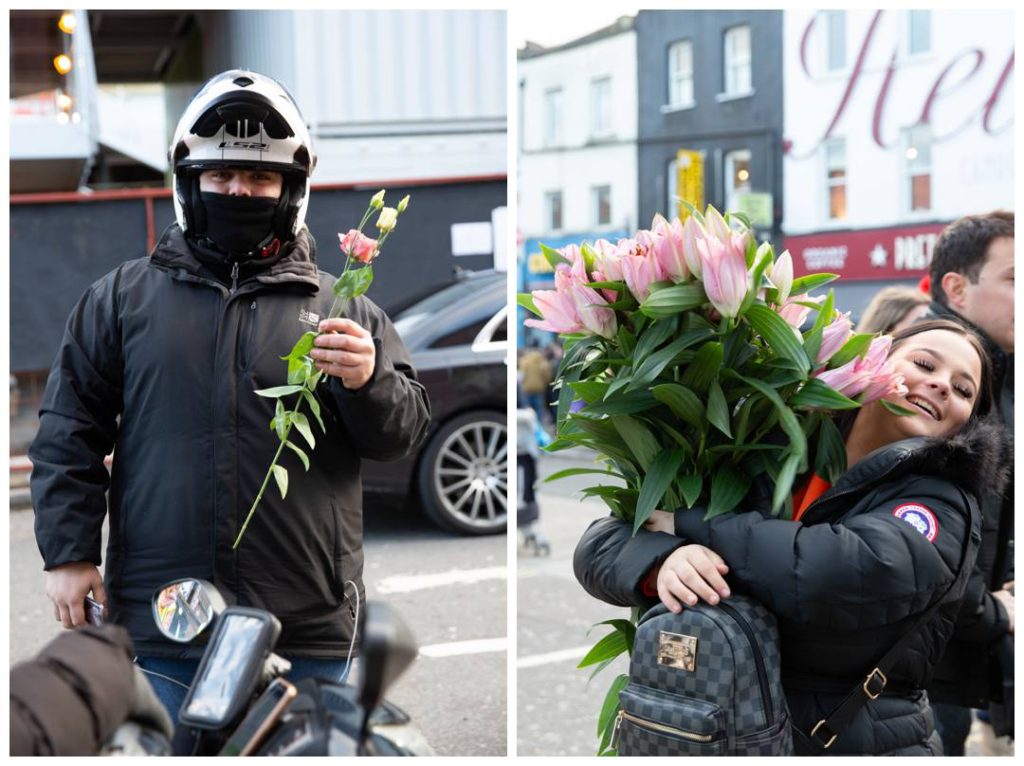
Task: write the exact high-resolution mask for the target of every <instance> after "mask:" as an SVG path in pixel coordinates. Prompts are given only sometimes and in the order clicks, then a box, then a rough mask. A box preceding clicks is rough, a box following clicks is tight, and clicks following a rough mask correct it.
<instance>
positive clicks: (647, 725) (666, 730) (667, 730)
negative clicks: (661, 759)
mask: <svg viewBox="0 0 1024 766" xmlns="http://www.w3.org/2000/svg"><path fill="white" fill-rule="evenodd" d="M623 720H626V721H629V722H630V723H631V724H633V725H634V726H639V727H640V728H641V729H647V730H648V731H654V732H658V733H659V734H669V735H671V736H673V737H679V738H681V739H688V740H690V741H691V742H702V743H708V742H710V741H711V740H713V739H714V738H715V735H714V734H697V733H696V732H693V731H686V730H685V729H677V728H675V727H674V726H666V725H665V724H663V723H655V722H654V721H648V720H647V719H645V718H638V717H637V716H635V715H631V714H629V713H627V712H626V711H625V710H622V709H621V708H620V709H619V714H618V715H617V716H616V717H615V730H614V731H613V732H612V742H611V747H612V748H615V747H616V746H617V745H618V744H619V730H620V729H621V728H622V721H623Z"/></svg>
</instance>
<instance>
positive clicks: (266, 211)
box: [199, 192, 277, 255]
mask: <svg viewBox="0 0 1024 766" xmlns="http://www.w3.org/2000/svg"><path fill="white" fill-rule="evenodd" d="M199 197H200V199H201V200H202V202H203V206H204V207H205V208H206V236H207V237H209V238H210V240H211V241H212V242H213V244H214V245H216V247H217V249H218V250H220V251H221V252H222V253H224V254H226V255H247V254H248V253H251V252H252V251H254V250H256V249H258V248H259V247H260V245H263V244H265V242H264V240H266V239H268V238H269V237H270V236H271V234H272V233H273V228H274V210H276V209H277V199H276V198H274V197H234V196H231V195H229V194H215V193H214V192H200V193H199Z"/></svg>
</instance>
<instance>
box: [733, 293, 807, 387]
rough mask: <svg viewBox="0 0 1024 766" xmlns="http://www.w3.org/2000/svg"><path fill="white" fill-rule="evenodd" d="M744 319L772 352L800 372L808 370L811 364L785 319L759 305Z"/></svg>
mask: <svg viewBox="0 0 1024 766" xmlns="http://www.w3.org/2000/svg"><path fill="white" fill-rule="evenodd" d="M744 318H745V319H746V320H747V321H748V322H750V326H751V327H753V328H754V330H755V331H756V332H757V334H758V335H760V336H761V337H762V338H764V340H765V341H766V342H767V343H768V345H769V346H770V347H771V349H772V351H774V352H775V353H776V354H778V355H779V356H781V357H784V358H786V359H789V360H791V361H793V362H795V363H796V364H798V365H799V367H800V370H801V371H803V372H807V371H808V370H810V368H811V362H810V360H809V359H808V358H807V354H806V353H804V347H803V344H802V343H801V342H800V341H799V340H797V337H796V333H794V332H793V328H792V327H790V326H789V324H787V323H786V320H785V319H783V318H782V317H780V316H779V315H778V314H776V313H775V312H774V311H772V310H771V309H770V308H768V307H767V306H763V305H760V304H755V305H753V306H751V307H750V308H749V309H748V310H747V313H746V315H745V317H744Z"/></svg>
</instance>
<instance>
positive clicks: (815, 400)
mask: <svg viewBox="0 0 1024 766" xmlns="http://www.w3.org/2000/svg"><path fill="white" fill-rule="evenodd" d="M789 405H790V406H791V407H814V408H818V409H823V410H853V409H856V408H857V407H860V405H859V404H857V402H855V401H854V400H853V399H850V398H849V397H847V396H843V395H842V394H841V393H839V392H838V391H836V390H835V389H834V388H832V387H831V386H829V385H827V384H826V383H822V382H821V381H820V380H818V379H817V378H811V379H810V380H808V381H807V383H805V384H804V386H803V388H801V389H800V390H799V391H797V392H796V394H795V395H794V396H793V398H792V399H790V400H789Z"/></svg>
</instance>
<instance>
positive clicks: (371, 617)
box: [359, 602, 417, 717]
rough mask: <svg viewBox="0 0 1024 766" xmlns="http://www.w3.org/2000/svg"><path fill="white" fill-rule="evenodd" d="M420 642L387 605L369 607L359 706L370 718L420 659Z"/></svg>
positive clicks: (363, 649) (364, 633) (371, 605)
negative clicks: (415, 661) (418, 643)
mask: <svg viewBox="0 0 1024 766" xmlns="http://www.w3.org/2000/svg"><path fill="white" fill-rule="evenodd" d="M416 651H417V648H416V639H415V638H413V635H412V632H411V631H410V630H409V627H408V626H407V625H406V624H405V623H404V622H403V621H402V618H401V617H399V616H398V612H396V611H395V610H394V609H392V608H391V607H390V606H388V605H387V604H384V603H380V602H377V603H371V604H367V605H366V618H365V622H364V623H363V640H362V643H361V644H360V650H359V654H360V657H361V659H362V671H361V675H362V680H361V684H360V689H359V704H360V705H362V707H363V710H365V711H366V715H367V717H369V714H370V712H371V711H372V710H373V709H374V708H376V707H377V706H378V705H379V704H380V703H381V702H382V701H383V700H384V694H385V692H387V690H388V687H390V686H391V684H392V683H394V682H395V680H396V679H397V678H398V677H399V676H400V675H402V673H403V672H404V671H405V669H406V668H407V667H409V665H411V664H412V661H413V660H414V659H415V658H416Z"/></svg>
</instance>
